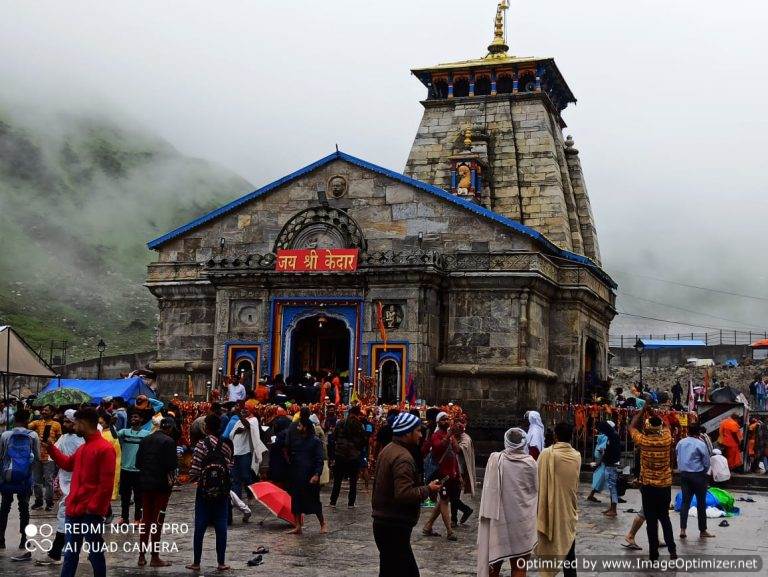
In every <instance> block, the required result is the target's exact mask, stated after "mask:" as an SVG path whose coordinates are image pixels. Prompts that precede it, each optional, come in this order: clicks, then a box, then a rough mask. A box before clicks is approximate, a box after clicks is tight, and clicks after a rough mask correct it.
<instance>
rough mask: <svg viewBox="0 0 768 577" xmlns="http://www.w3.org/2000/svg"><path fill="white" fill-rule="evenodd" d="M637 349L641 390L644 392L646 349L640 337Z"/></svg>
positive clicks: (636, 345)
mask: <svg viewBox="0 0 768 577" xmlns="http://www.w3.org/2000/svg"><path fill="white" fill-rule="evenodd" d="M635 350H636V351H637V358H638V359H639V361H640V392H641V393H642V392H643V351H644V350H645V345H644V344H643V341H641V340H640V339H637V342H635Z"/></svg>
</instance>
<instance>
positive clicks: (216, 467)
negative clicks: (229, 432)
mask: <svg viewBox="0 0 768 577" xmlns="http://www.w3.org/2000/svg"><path fill="white" fill-rule="evenodd" d="M203 442H204V443H205V447H206V449H208V452H207V454H206V455H205V457H203V462H202V463H201V465H200V467H201V469H200V479H199V480H198V482H197V490H198V491H200V493H201V494H202V496H203V499H205V500H206V501H220V500H222V499H225V498H228V497H229V488H230V479H229V465H228V463H227V458H226V457H225V456H224V452H223V451H222V450H221V446H222V444H223V443H224V441H222V440H221V439H219V440H218V441H217V443H216V447H212V446H211V441H210V440H209V439H208V438H207V437H206V438H205V439H204V441H203Z"/></svg>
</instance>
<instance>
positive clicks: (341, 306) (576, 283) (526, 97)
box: [147, 0, 616, 416]
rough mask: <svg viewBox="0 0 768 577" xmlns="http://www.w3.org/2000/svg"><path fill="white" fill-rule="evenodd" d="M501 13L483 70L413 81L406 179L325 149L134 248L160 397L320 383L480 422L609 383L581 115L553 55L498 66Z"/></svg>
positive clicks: (610, 311) (449, 69)
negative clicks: (415, 114) (222, 387)
mask: <svg viewBox="0 0 768 577" xmlns="http://www.w3.org/2000/svg"><path fill="white" fill-rule="evenodd" d="M507 13H508V6H507V3H506V0H504V1H502V2H501V3H500V4H499V6H498V8H497V12H496V15H495V20H494V22H493V35H492V40H491V43H490V45H489V46H488V52H487V54H486V55H485V56H484V57H481V58H477V59H474V60H466V61H461V62H454V63H449V64H439V65H435V66H430V67H424V68H416V69H414V70H413V71H412V73H413V75H414V76H415V78H416V79H418V81H420V82H421V83H422V84H424V86H425V90H426V92H425V100H424V101H422V103H421V105H422V106H423V108H424V115H423V119H422V121H421V124H420V126H419V128H418V131H417V133H416V137H415V139H414V142H413V147H412V148H411V152H410V155H409V157H408V161H407V164H406V166H405V170H404V172H402V173H401V172H398V171H393V170H389V169H387V168H383V167H381V166H377V165H376V164H373V163H371V162H369V161H367V160H362V159H360V158H357V157H355V156H352V155H351V154H348V153H346V152H340V151H334V152H332V153H331V154H329V155H327V156H325V157H324V158H321V159H320V160H318V161H317V162H314V163H313V164H310V165H308V166H304V167H301V168H298V170H296V171H295V172H293V173H292V174H289V175H286V176H285V177H283V178H281V179H279V180H277V181H275V182H273V183H271V184H267V185H266V186H264V187H262V188H260V189H258V190H256V191H254V192H251V193H250V194H247V195H245V196H243V197H241V198H238V199H236V200H234V201H233V202H231V203H229V204H227V205H226V206H222V207H221V208H219V209H217V210H215V211H213V212H211V213H209V214H205V215H202V216H200V217H199V218H198V219H196V220H194V221H193V222H190V223H188V224H185V225H184V226H181V227H179V228H177V229H176V230H173V231H171V232H169V233H167V234H165V235H163V236H162V237H160V238H157V239H155V240H153V241H152V242H150V243H149V248H150V249H152V250H154V251H156V253H157V258H156V260H155V262H153V263H152V264H151V265H150V266H149V271H148V279H147V286H148V288H149V290H150V291H151V292H152V294H153V295H155V297H157V300H158V304H159V309H160V316H159V326H158V334H157V347H158V360H157V362H156V363H155V364H154V365H153V368H154V369H155V370H156V371H157V373H158V375H159V381H160V384H161V385H163V386H165V387H166V390H173V389H176V390H177V392H179V393H183V394H187V392H188V390H189V389H191V390H193V392H194V393H195V394H196V395H204V394H205V387H206V382H207V381H213V382H214V383H215V382H217V381H218V380H220V379H221V378H226V377H227V376H230V377H235V378H241V379H243V378H244V379H245V380H246V381H247V383H246V384H250V383H253V382H255V381H256V380H257V379H260V378H263V377H269V378H273V377H274V376H275V375H278V374H280V375H282V376H283V377H284V378H285V380H286V381H287V382H290V381H291V380H298V379H302V378H304V375H305V374H306V373H312V374H317V373H318V372H323V373H329V372H330V373H336V374H339V375H340V376H341V378H342V380H344V381H346V382H350V383H353V384H356V383H358V382H359V381H361V380H363V379H366V378H369V379H366V380H368V383H369V384H368V386H372V387H375V394H376V396H378V397H380V398H381V399H382V400H383V401H385V402H398V401H401V400H404V399H405V397H406V395H408V394H415V395H416V396H417V397H418V398H419V399H425V400H426V401H428V402H437V401H440V402H447V401H449V400H455V401H458V402H460V403H461V404H462V406H463V407H464V408H465V409H466V410H467V411H468V412H469V413H470V414H473V413H474V414H477V415H479V414H482V415H484V416H488V415H490V416H492V415H494V414H499V415H501V414H510V413H512V412H514V411H516V410H518V409H524V408H533V407H538V406H539V405H540V404H541V403H543V402H544V401H545V400H563V399H564V398H567V397H568V396H569V395H571V394H572V395H573V396H574V397H576V396H578V395H579V394H581V392H583V391H585V390H587V391H588V390H591V389H594V388H597V387H599V386H600V385H601V383H603V382H604V381H605V379H606V378H607V355H608V327H609V324H610V322H611V319H612V318H613V316H614V315H615V313H616V311H615V308H614V301H615V295H614V289H615V286H616V285H615V284H614V282H613V281H612V280H611V278H610V277H609V276H608V275H607V274H606V273H605V272H604V271H603V270H602V269H601V265H600V250H599V246H598V242H597V232H596V227H595V222H594V219H593V216H592V210H591V207H590V202H589V197H588V195H587V189H586V185H585V183H584V177H583V173H582V168H581V161H580V155H579V151H578V150H577V149H576V147H575V146H574V142H573V140H572V139H571V138H570V137H565V136H564V132H563V130H564V129H565V126H566V125H565V122H564V120H563V114H564V112H565V109H566V108H567V106H568V105H569V104H570V103H573V102H575V101H576V98H575V97H574V95H573V93H572V92H571V90H570V89H569V87H568V85H567V84H566V82H565V79H564V77H563V75H562V74H561V72H560V70H559V69H558V67H557V65H556V64H555V61H554V60H553V59H552V58H534V57H520V56H513V55H512V54H510V49H509V46H508V43H507V38H506V34H505V27H506V22H505V21H506V18H507ZM490 16H491V14H489V21H490ZM414 105H416V103H414Z"/></svg>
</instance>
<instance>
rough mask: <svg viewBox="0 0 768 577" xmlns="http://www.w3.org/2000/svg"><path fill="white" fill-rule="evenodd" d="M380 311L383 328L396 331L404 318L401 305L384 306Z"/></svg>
mask: <svg viewBox="0 0 768 577" xmlns="http://www.w3.org/2000/svg"><path fill="white" fill-rule="evenodd" d="M382 308H383V311H382V315H381V316H382V321H383V323H384V327H385V328H386V329H387V330H397V329H399V328H400V325H401V324H403V318H405V312H404V311H403V305H398V304H392V303H390V304H385V305H384V306H383V307H382Z"/></svg>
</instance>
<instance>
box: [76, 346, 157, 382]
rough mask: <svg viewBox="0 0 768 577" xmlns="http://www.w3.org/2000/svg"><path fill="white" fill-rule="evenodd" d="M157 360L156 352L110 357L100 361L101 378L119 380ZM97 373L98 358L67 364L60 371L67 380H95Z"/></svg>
mask: <svg viewBox="0 0 768 577" xmlns="http://www.w3.org/2000/svg"><path fill="white" fill-rule="evenodd" d="M155 359H157V351H147V352H143V353H125V354H122V355H110V356H108V357H103V358H102V359H101V377H102V378H103V379H119V378H120V377H121V375H126V374H128V373H130V372H131V371H135V370H136V369H145V368H146V367H147V365H149V364H150V363H152V362H154V361H155ZM98 372H99V358H98V357H96V358H95V359H86V360H84V361H80V362H79V363H69V364H68V365H67V366H66V367H65V368H64V370H63V371H62V377H66V378H68V379H95V378H96V377H97V375H98Z"/></svg>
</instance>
